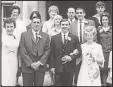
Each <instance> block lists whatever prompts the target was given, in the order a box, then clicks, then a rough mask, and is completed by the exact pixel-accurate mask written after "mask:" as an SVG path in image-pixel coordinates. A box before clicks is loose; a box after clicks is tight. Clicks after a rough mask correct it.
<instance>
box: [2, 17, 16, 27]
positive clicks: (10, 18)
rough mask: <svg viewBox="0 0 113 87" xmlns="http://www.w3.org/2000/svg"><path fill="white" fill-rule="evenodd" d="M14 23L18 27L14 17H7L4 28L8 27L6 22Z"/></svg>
mask: <svg viewBox="0 0 113 87" xmlns="http://www.w3.org/2000/svg"><path fill="white" fill-rule="evenodd" d="M10 23H13V24H14V28H16V21H15V20H14V18H12V17H9V18H7V19H5V20H4V25H3V26H4V28H6V24H10Z"/></svg>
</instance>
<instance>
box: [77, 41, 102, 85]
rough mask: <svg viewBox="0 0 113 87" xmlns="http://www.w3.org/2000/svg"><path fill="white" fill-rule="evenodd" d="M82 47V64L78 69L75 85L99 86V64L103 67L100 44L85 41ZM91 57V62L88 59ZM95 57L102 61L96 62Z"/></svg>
mask: <svg viewBox="0 0 113 87" xmlns="http://www.w3.org/2000/svg"><path fill="white" fill-rule="evenodd" d="M81 48H82V64H81V68H80V71H79V76H78V81H77V86H101V80H100V70H99V65H100V66H101V67H103V64H104V57H103V52H102V47H101V45H99V44H97V43H93V44H92V45H88V44H86V43H84V44H82V45H81ZM89 58H93V62H92V61H90V60H89ZM96 59H100V60H102V61H103V63H102V64H98V63H97V61H96Z"/></svg>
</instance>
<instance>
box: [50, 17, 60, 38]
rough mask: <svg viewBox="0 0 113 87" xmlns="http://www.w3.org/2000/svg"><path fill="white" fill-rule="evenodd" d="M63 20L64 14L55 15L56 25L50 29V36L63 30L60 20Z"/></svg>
mask: <svg viewBox="0 0 113 87" xmlns="http://www.w3.org/2000/svg"><path fill="white" fill-rule="evenodd" d="M61 20H62V16H61V15H56V16H55V17H54V26H53V27H52V29H51V30H50V31H48V34H49V35H50V37H52V36H54V35H56V34H59V33H60V32H61V26H60V22H61Z"/></svg>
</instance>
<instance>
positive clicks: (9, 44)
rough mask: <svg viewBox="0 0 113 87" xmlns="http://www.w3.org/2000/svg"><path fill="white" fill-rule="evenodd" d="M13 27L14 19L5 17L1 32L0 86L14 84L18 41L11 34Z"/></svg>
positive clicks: (14, 24) (14, 26) (14, 25)
mask: <svg viewBox="0 0 113 87" xmlns="http://www.w3.org/2000/svg"><path fill="white" fill-rule="evenodd" d="M15 28H16V22H15V21H14V19H12V18H7V19H6V20H5V22H4V28H3V32H2V86H16V81H17V78H16V75H17V69H18V60H17V50H18V46H19V41H18V40H17V38H16V37H15V35H14V34H13V32H14V30H15Z"/></svg>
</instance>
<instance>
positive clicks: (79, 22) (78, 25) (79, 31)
mask: <svg viewBox="0 0 113 87" xmlns="http://www.w3.org/2000/svg"><path fill="white" fill-rule="evenodd" d="M81 22H82V41H83V37H84V36H83V32H84V22H85V19H83V20H82V21H81ZM78 37H79V41H80V20H78Z"/></svg>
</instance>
